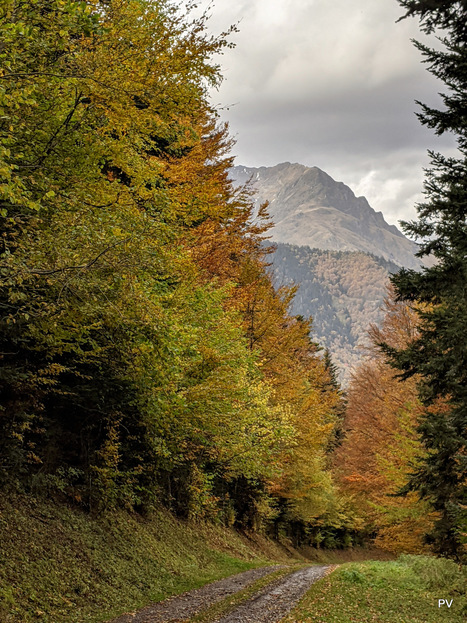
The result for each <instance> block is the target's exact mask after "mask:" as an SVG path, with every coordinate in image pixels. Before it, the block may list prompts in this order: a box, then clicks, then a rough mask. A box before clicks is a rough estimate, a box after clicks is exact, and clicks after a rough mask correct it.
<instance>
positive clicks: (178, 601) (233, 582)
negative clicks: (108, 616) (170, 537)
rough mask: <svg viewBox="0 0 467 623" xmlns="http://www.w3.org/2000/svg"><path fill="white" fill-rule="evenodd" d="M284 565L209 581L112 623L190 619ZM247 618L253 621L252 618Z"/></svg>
mask: <svg viewBox="0 0 467 623" xmlns="http://www.w3.org/2000/svg"><path fill="white" fill-rule="evenodd" d="M280 568H281V567H280V566H279V565H276V566H273V567H261V568H259V569H251V570H250V571H245V572H243V573H238V574H237V575H233V576H230V577H228V578H225V579H224V580H219V581H218V582H212V583H211V584H206V585H205V586H203V587H202V588H199V589H197V590H194V591H189V592H188V593H183V594H182V595H177V596H176V597H172V598H171V599H167V600H165V601H162V602H160V603H157V604H154V605H152V606H148V607H147V608H144V609H143V610H140V611H138V612H131V613H127V614H123V615H122V616H120V617H118V618H117V619H113V620H112V621H110V623H169V622H170V621H186V620H187V619H190V618H191V617H193V616H194V615H195V614H197V613H198V612H200V611H202V610H205V609H206V608H208V607H209V606H211V605H212V604H214V603H216V602H218V601H221V600H222V599H225V598H227V597H230V596H231V595H234V594H235V593H238V592H239V591H241V590H243V589H244V588H246V587H247V586H249V585H250V584H252V583H253V582H256V580H259V579H261V578H263V577H265V576H266V575H269V574H270V573H272V572H273V571H276V570H277V569H280ZM293 575H295V574H293ZM229 620H230V619H229ZM232 620H233V619H232ZM235 620H237V619H235ZM238 620H239V621H240V620H243V619H238ZM245 620H248V621H251V620H252V619H245ZM261 620H263V619H261ZM265 620H266V619H265ZM258 621H259V619H258Z"/></svg>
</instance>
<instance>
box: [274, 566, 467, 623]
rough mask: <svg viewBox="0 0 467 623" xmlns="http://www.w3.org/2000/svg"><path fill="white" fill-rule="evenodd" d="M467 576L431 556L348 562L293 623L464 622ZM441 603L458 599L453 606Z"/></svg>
mask: <svg viewBox="0 0 467 623" xmlns="http://www.w3.org/2000/svg"><path fill="white" fill-rule="evenodd" d="M466 580H467V575H466V572H465V569H464V570H460V569H459V567H458V566H457V565H455V563H453V562H451V561H448V560H440V559H436V558H431V557H428V556H401V557H400V558H399V559H398V560H396V561H386V562H363V563H348V564H345V565H342V566H341V567H339V568H338V569H337V570H336V571H334V572H333V573H332V574H331V575H329V576H327V577H326V578H324V579H323V580H321V581H319V582H317V583H316V584H315V585H313V586H312V588H311V590H310V591H309V592H308V593H307V595H306V596H305V597H304V599H303V600H302V601H301V603H300V604H299V606H298V607H297V608H296V609H295V610H294V611H293V613H291V615H289V617H287V618H286V619H284V622H285V621H287V622H288V623H435V622H436V623H439V622H443V621H446V622H449V623H461V622H465V620H466V615H467V607H466V603H467V602H466V598H465V587H466ZM439 599H449V600H451V599H452V600H453V603H452V606H451V608H447V607H446V606H443V607H441V608H439V607H438V600H439Z"/></svg>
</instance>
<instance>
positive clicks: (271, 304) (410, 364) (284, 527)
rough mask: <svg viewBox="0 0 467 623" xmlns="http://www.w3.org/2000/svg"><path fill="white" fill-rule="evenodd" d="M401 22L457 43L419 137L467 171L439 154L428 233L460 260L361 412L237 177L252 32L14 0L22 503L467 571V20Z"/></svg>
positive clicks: (375, 367) (413, 231) (10, 373)
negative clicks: (230, 123) (228, 82)
mask: <svg viewBox="0 0 467 623" xmlns="http://www.w3.org/2000/svg"><path fill="white" fill-rule="evenodd" d="M400 4H401V5H402V7H404V8H405V9H406V11H407V14H408V15H415V16H417V17H419V18H420V19H421V24H422V28H423V29H424V31H425V32H426V33H427V34H431V33H433V31H435V30H437V29H442V31H443V33H444V34H443V36H442V42H443V44H444V46H445V51H443V52H440V51H438V50H437V49H436V50H435V49H431V48H429V47H427V46H425V45H422V44H418V46H419V48H420V50H421V52H422V54H423V55H424V56H425V59H426V61H427V62H428V63H429V65H430V67H431V71H432V72H433V73H434V74H435V75H436V76H437V77H438V78H440V79H441V80H442V81H444V83H445V84H446V85H447V86H448V88H449V92H448V94H447V95H444V96H443V101H444V105H445V109H444V110H442V111H440V110H435V109H431V108H429V107H427V106H424V105H422V108H421V111H422V112H421V113H420V119H421V121H422V123H424V124H425V125H427V126H428V127H429V128H432V129H434V131H435V132H437V133H443V132H453V133H454V134H455V135H456V138H457V139H458V147H459V157H458V158H446V157H444V156H442V155H440V154H437V153H432V154H431V157H432V168H431V170H430V172H429V173H428V176H427V181H426V188H425V191H426V200H425V202H424V203H423V204H421V205H420V206H419V207H418V215H419V219H418V220H417V221H414V222H412V223H406V224H405V231H406V233H407V234H409V235H410V236H411V237H413V238H415V239H417V240H418V242H419V243H420V252H419V255H420V256H423V255H431V256H433V257H434V258H435V259H436V263H435V264H434V266H432V267H430V268H424V269H423V270H422V271H420V272H416V271H414V270H405V269H402V270H401V271H399V272H398V273H396V274H395V275H394V276H393V278H392V282H393V283H392V289H391V290H390V291H389V292H388V296H387V300H386V308H385V311H384V318H383V321H382V323H381V325H380V326H379V327H377V326H372V327H369V331H370V339H371V344H372V346H371V348H370V352H369V354H368V357H367V359H366V360H365V361H364V362H363V363H362V364H361V365H360V366H359V368H358V369H357V370H356V372H355V374H354V376H353V380H352V382H351V384H350V386H349V388H348V390H347V391H346V392H344V391H343V390H342V388H341V387H340V385H339V382H338V375H337V370H336V367H335V365H334V364H333V362H332V361H331V359H330V357H329V355H328V353H326V352H325V351H324V349H323V348H322V347H321V346H320V345H319V344H317V343H315V342H314V341H313V340H312V339H311V337H310V330H311V326H312V321H313V319H312V318H305V317H303V316H300V315H294V314H293V313H292V311H291V310H292V308H293V301H294V297H295V294H296V287H295V286H293V285H290V286H289V285H287V286H280V287H279V286H275V284H274V282H273V278H272V276H271V270H270V264H271V254H272V252H273V251H274V247H273V246H272V245H271V244H269V243H268V229H269V228H270V227H271V222H270V219H269V217H268V213H267V205H264V206H263V207H262V208H261V209H260V211H259V214H258V215H254V214H253V213H254V200H253V197H252V194H251V190H250V189H249V187H248V186H246V187H242V188H236V187H234V186H233V184H232V182H231V181H230V179H229V175H228V174H229V169H230V167H231V166H232V165H233V156H232V155H231V149H232V144H233V141H232V138H231V137H230V135H229V129H228V127H227V126H226V125H224V124H222V123H220V121H219V117H218V113H217V111H216V109H215V107H214V106H213V104H212V103H211V100H210V92H211V89H213V88H215V87H216V86H218V85H219V84H220V82H221V80H222V75H221V71H220V66H219V64H218V59H219V55H221V54H222V51H223V50H225V49H226V47H228V46H231V45H232V44H231V43H230V39H229V34H230V33H229V32H226V33H222V34H221V35H220V36H218V37H215V36H212V35H211V34H209V30H208V28H207V19H208V17H207V15H206V14H204V15H202V16H201V17H199V16H198V17H195V16H194V12H193V8H194V5H192V4H188V6H187V7H186V9H183V10H182V9H181V8H180V7H179V6H178V4H177V3H174V2H172V1H171V0H156V1H151V0H130V1H125V2H124V1H122V0H106V1H103V0H102V1H99V0H87V1H85V2H78V1H74V0H31V1H28V2H23V1H14V0H7V1H5V2H2V3H1V5H0V30H1V37H0V41H1V43H0V62H1V67H0V109H1V115H0V216H1V225H0V227H1V247H0V307H1V317H0V341H1V346H0V359H1V371H0V421H1V428H0V488H1V491H2V495H13V494H15V495H16V494H21V495H25V496H37V497H39V498H41V497H42V498H46V499H54V500H56V501H57V502H58V503H60V504H64V505H71V506H73V507H78V508H80V509H82V511H83V512H86V513H89V514H90V515H92V516H99V515H102V514H105V513H107V512H112V511H114V510H116V509H124V510H125V511H128V512H131V513H136V514H139V515H141V516H148V515H150V514H151V512H153V511H154V509H158V508H164V509H167V510H168V511H170V512H171V513H173V514H174V515H175V516H176V517H179V518H182V519H184V520H187V521H192V522H201V521H207V522H212V523H214V524H217V525H225V526H233V527H234V528H237V529H240V530H250V531H257V532H260V533H264V534H267V535H269V536H270V537H271V538H276V539H280V538H282V537H285V538H288V539H290V540H291V541H292V542H293V543H294V544H295V545H296V546H297V547H298V546H301V545H305V544H306V545H308V546H311V547H314V548H344V547H351V546H352V545H358V544H363V543H367V542H368V541H372V542H374V543H376V544H377V546H378V547H380V548H382V549H385V550H387V551H390V552H405V553H429V552H432V553H436V554H438V555H442V556H447V557H450V558H453V559H454V560H456V561H458V562H459V561H462V560H465V557H466V551H467V545H466V543H467V489H466V486H467V452H466V437H467V393H466V392H467V390H466V387H467V378H466V375H467V365H466V364H467V362H466V354H467V345H466V339H467V337H466V336H467V327H466V321H467V306H466V289H465V283H466V278H467V246H466V245H467V242H466V241H467V225H466V215H467V160H466V157H467V134H466V133H467V125H466V122H465V121H466V102H465V87H466V82H467V74H466V70H465V68H466V66H467V65H466V63H465V59H466V54H467V52H466V45H465V42H466V39H467V20H464V19H463V17H465V11H466V10H467V9H466V6H465V2H459V1H454V2H451V1H450V2H426V1H425V0H420V1H419V0H403V1H401V2H400ZM459 16H460V17H459ZM253 216H254V218H253ZM332 269H333V267H332V265H326V266H325V267H324V268H323V271H325V272H326V271H328V272H329V271H331V272H332ZM375 270H376V269H375ZM381 270H382V268H381ZM359 330H360V329H359Z"/></svg>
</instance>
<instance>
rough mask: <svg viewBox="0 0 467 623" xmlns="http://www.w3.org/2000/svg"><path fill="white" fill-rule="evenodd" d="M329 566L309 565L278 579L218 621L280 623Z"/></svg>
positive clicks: (231, 622)
mask: <svg viewBox="0 0 467 623" xmlns="http://www.w3.org/2000/svg"><path fill="white" fill-rule="evenodd" d="M328 569H329V567H328V566H313V567H307V568H306V569H300V570H299V571H295V573H291V574H290V575H287V576H286V577H285V578H281V579H280V580H276V581H275V582H273V583H272V584H270V585H269V586H267V587H266V588H265V589H263V590H262V591H260V592H259V593H258V594H257V595H255V596H254V597H252V598H251V599H249V600H248V601H246V602H245V603H243V604H241V605H240V606H238V607H237V608H235V610H233V611H232V612H230V613H229V614H227V615H225V616H223V617H222V618H221V619H218V620H217V622H216V623H278V621H280V620H281V619H282V618H283V617H284V616H285V615H286V614H287V613H288V612H290V610H292V608H293V607H294V606H295V605H296V604H297V603H298V601H299V600H300V598H301V597H302V596H303V595H304V594H305V593H306V591H307V590H308V589H309V587H310V586H311V585H312V584H313V583H314V582H316V581H317V580H319V579H320V578H322V577H323V576H324V575H326V572H327V570H328Z"/></svg>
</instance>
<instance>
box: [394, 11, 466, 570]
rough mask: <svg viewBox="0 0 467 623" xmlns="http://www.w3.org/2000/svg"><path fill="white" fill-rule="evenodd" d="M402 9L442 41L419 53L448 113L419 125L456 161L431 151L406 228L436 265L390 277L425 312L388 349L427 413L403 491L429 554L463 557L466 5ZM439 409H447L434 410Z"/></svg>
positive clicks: (423, 117)
mask: <svg viewBox="0 0 467 623" xmlns="http://www.w3.org/2000/svg"><path fill="white" fill-rule="evenodd" d="M399 1H400V4H401V5H402V6H403V7H404V8H405V9H406V10H407V12H406V15H405V16H404V17H407V16H416V17H418V18H419V19H420V27H421V30H422V31H423V32H425V33H426V34H433V33H435V32H437V33H439V35H438V40H439V41H440V42H441V44H442V45H443V49H439V46H437V48H436V49H434V48H431V47H428V46H427V45H424V44H421V43H419V42H417V43H416V44H415V45H416V46H417V48H418V49H419V50H420V51H421V53H422V55H423V56H424V58H425V62H426V63H428V65H429V69H430V71H431V73H433V74H434V75H435V76H436V77H437V78H439V79H440V80H442V82H443V83H444V85H445V87H446V89H445V92H444V94H442V100H443V108H442V109H441V110H438V109H436V108H432V107H429V106H426V105H424V104H420V106H421V112H420V113H419V115H418V117H419V119H420V121H421V123H422V124H424V125H426V126H427V127H429V128H431V129H433V130H434V131H435V133H436V134H438V135H441V134H443V133H445V132H451V133H453V134H454V135H455V136H456V139H457V144H458V150H459V153H458V155H457V157H446V156H444V155H442V154H440V153H434V152H429V153H430V157H431V163H432V164H431V168H430V169H429V170H428V171H427V177H426V182H425V197H426V200H425V201H424V202H423V203H421V204H419V205H418V220H416V221H414V222H410V223H404V224H403V227H404V231H405V232H406V233H407V234H408V235H409V236H411V237H413V238H415V239H416V240H418V241H419V242H420V250H419V253H418V255H419V257H423V256H428V255H430V256H431V257H434V258H435V260H436V263H435V265H434V266H432V267H431V268H424V269H423V270H422V271H421V272H415V271H413V270H401V271H400V272H399V273H397V274H396V275H395V276H394V277H393V283H394V285H395V287H396V293H397V298H398V300H400V301H409V302H411V301H418V302H421V303H424V304H425V305H422V306H421V307H420V308H417V310H418V311H417V313H418V315H419V319H420V333H419V336H418V337H417V338H416V339H414V340H413V341H412V342H411V343H410V344H409V345H408V347H406V348H402V349H394V348H390V347H389V346H388V345H387V344H386V345H383V348H384V350H385V351H386V352H387V353H388V354H389V356H390V359H391V362H392V364H393V365H394V366H395V367H397V368H399V369H400V370H402V377H403V378H408V377H409V376H412V375H414V374H419V375H420V377H421V382H420V383H419V386H418V391H419V395H420V398H421V399H422V402H423V404H424V407H425V412H424V417H423V419H422V421H421V424H420V427H419V432H420V435H421V438H422V440H423V443H424V445H425V446H426V449H427V455H426V458H425V459H424V461H423V463H422V465H421V466H420V467H419V468H417V469H416V470H415V472H414V473H413V474H412V476H411V479H410V481H409V483H408V485H407V489H408V490H415V491H418V492H419V494H420V495H421V496H422V497H423V498H426V499H428V500H429V501H430V502H431V504H432V506H433V508H434V510H435V511H437V512H438V513H439V517H440V518H439V520H438V522H437V523H436V525H435V528H434V530H433V531H432V532H431V533H430V535H428V537H427V538H428V540H429V542H431V543H432V545H433V549H434V550H435V551H436V552H437V553H440V554H444V555H448V556H452V557H454V558H462V557H463V556H465V553H466V550H465V541H466V532H467V529H466V521H467V517H466V495H467V488H466V485H467V289H466V278H467V222H466V218H467V95H466V94H467V2H466V1H465V0H455V1H443V2H439V1H433V0H399ZM439 402H442V403H443V405H444V407H445V408H443V409H439V408H433V406H434V405H436V404H437V403H439Z"/></svg>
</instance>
